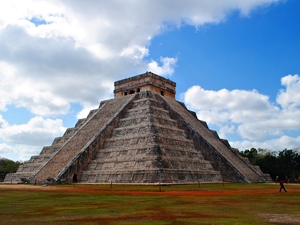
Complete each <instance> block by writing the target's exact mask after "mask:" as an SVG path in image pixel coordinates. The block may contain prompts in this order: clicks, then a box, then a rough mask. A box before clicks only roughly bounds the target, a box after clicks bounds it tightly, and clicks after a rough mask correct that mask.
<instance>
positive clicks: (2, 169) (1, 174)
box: [0, 158, 21, 181]
mask: <svg viewBox="0 0 300 225" xmlns="http://www.w3.org/2000/svg"><path fill="white" fill-rule="evenodd" d="M20 164H21V162H18V161H17V162H15V161H13V160H10V159H6V158H0V181H4V178H5V176H6V174H8V173H15V172H17V169H18V167H19V165H20Z"/></svg>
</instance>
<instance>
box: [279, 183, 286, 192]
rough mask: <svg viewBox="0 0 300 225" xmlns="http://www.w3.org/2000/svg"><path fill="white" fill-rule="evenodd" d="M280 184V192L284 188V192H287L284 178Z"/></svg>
mask: <svg viewBox="0 0 300 225" xmlns="http://www.w3.org/2000/svg"><path fill="white" fill-rule="evenodd" d="M279 185H280V189H279V192H281V190H282V189H283V190H284V192H287V191H286V190H285V187H284V182H283V180H280V182H279Z"/></svg>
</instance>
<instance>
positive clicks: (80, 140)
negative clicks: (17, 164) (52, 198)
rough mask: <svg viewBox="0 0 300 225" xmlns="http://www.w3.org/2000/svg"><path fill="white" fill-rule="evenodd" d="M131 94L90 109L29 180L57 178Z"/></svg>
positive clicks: (40, 180)
mask: <svg viewBox="0 0 300 225" xmlns="http://www.w3.org/2000/svg"><path fill="white" fill-rule="evenodd" d="M132 97H133V96H128V97H123V98H119V99H113V100H109V101H106V102H104V103H103V104H101V106H100V107H99V109H98V110H94V111H91V113H90V115H89V116H88V118H87V119H86V121H79V123H80V124H82V125H81V126H80V128H79V129H78V130H77V131H76V132H75V133H74V135H73V136H72V137H71V138H69V139H68V140H67V141H66V142H64V143H63V145H62V147H61V148H60V149H59V151H57V152H56V153H55V154H54V155H53V156H52V157H51V158H50V159H49V160H48V161H47V163H46V164H44V165H43V166H42V167H41V168H39V170H38V171H36V172H35V173H34V174H33V175H31V176H30V177H29V180H30V181H31V182H32V181H37V182H42V181H45V180H46V179H47V178H53V179H55V180H56V179H58V177H57V176H58V175H60V173H61V171H63V170H65V168H66V166H67V165H68V164H69V163H70V162H71V161H72V160H73V159H74V158H75V157H76V156H77V155H78V154H79V153H80V152H81V151H82V150H84V148H85V147H86V145H88V143H89V142H90V141H91V140H92V139H93V137H94V136H95V135H96V134H97V133H98V131H99V130H101V128H102V127H105V126H106V124H107V123H108V122H109V120H110V119H111V118H112V115H114V114H116V113H118V110H119V109H120V108H122V106H123V105H124V104H125V103H126V102H127V101H128V100H129V99H130V98H132Z"/></svg>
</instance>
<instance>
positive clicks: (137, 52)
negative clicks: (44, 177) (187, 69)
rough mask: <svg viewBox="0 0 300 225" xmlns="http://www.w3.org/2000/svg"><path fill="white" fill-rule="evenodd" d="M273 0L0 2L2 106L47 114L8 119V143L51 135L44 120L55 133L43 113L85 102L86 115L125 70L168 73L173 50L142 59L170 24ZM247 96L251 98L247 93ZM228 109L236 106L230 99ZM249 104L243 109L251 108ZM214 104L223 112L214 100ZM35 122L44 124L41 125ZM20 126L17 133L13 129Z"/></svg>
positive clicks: (237, 118) (245, 11)
mask: <svg viewBox="0 0 300 225" xmlns="http://www.w3.org/2000/svg"><path fill="white" fill-rule="evenodd" d="M276 2H278V1H277V0H230V1H223V0H216V1H213V2H212V1H210V0H203V1H194V0H187V1H182V0H165V1H152V0H145V1H139V0H129V1H114V0H111V1H104V0H103V1H98V0H91V1H89V2H88V3H87V2H86V1H70V0H62V1H59V0H52V1H48V0H10V1H1V3H0V96H1V98H0V110H5V109H6V107H7V105H14V106H16V107H25V108H26V109H28V110H29V111H30V112H31V113H33V114H35V115H40V116H43V117H44V118H42V117H34V118H33V119H32V120H31V121H30V122H28V123H27V124H23V126H22V125H19V126H18V127H16V126H11V125H8V126H6V128H5V130H4V129H2V130H1V133H2V135H4V136H3V137H4V139H5V140H7V141H9V142H15V143H21V142H24V140H22V139H23V138H27V141H26V145H28V146H30V145H32V143H37V142H40V141H38V140H35V139H34V136H35V135H37V137H41V140H45V139H47V140H48V137H49V138H50V136H51V135H52V136H53V135H54V133H52V134H51V133H48V132H47V131H46V130H47V129H48V128H49V127H47V126H48V125H49V124H52V125H51V126H52V127H51V129H53V130H54V131H55V133H58V132H60V129H61V128H62V124H61V122H60V121H57V120H54V119H50V120H47V119H46V117H47V116H52V117H53V116H57V115H64V114H66V113H68V110H69V109H70V104H71V103H76V104H80V105H82V106H83V109H82V111H81V112H80V113H79V116H80V117H84V116H85V115H84V114H85V113H86V112H88V111H89V109H90V108H91V107H92V106H95V105H98V104H99V102H100V101H101V100H103V99H107V98H110V97H111V96H112V91H113V85H112V84H113V82H114V81H116V80H118V79H123V78H124V76H126V75H129V74H130V75H134V74H140V73H142V72H145V71H149V70H150V71H153V72H156V73H159V74H160V75H166V76H170V75H172V73H173V72H174V69H175V68H176V64H177V58H176V57H175V56H168V57H166V56H160V59H159V61H155V60H153V61H149V60H148V59H146V57H147V56H149V55H150V52H149V46H150V44H151V40H152V38H153V37H154V36H156V35H158V34H160V33H162V32H165V31H167V30H168V29H170V27H171V28H172V27H174V26H175V27H180V26H183V25H192V26H196V27H199V26H202V25H205V24H208V23H220V22H222V21H224V20H226V18H227V16H228V15H230V14H231V13H232V12H234V11H239V12H241V14H242V15H249V13H250V12H251V11H252V10H253V9H255V8H257V7H260V6H266V5H269V4H272V3H276ZM218 94H219V95H221V97H224V96H223V95H225V96H226V95H228V96H227V97H228V98H232V95H234V93H226V90H225V91H224V93H221V92H220V93H218ZM236 94H239V93H236ZM248 95H251V93H248ZM252 95H254V96H255V97H257V98H259V97H262V98H265V99H261V101H259V99H256V100H255V101H253V102H252V103H251V102H249V103H251V104H252V105H254V107H266V108H267V109H268V110H270V109H272V108H274V107H273V106H272V105H269V104H267V103H268V100H267V98H266V97H265V96H262V95H258V94H255V92H254V93H252ZM282 96H283V95H282ZM208 97H209V96H208ZM246 98H247V99H248V100H249V97H246ZM241 101H242V100H241ZM279 101H281V100H279ZM216 104H219V103H216ZM236 104H237V105H239V104H238V103H236ZM257 104H260V105H257ZM231 107H232V109H233V108H235V107H234V105H233V106H231ZM250 108H251V107H250V106H249V109H248V111H247V112H248V113H250V114H251V110H250ZM214 110H215V111H216V110H217V111H218V112H220V111H219V110H218V107H217V106H216V108H214ZM273 110H275V111H276V109H273ZM202 113H203V115H205V113H214V111H213V110H212V111H209V110H206V111H203V112H202ZM220 113H221V114H222V116H223V118H221V117H219V116H218V115H217V114H215V115H214V117H208V116H207V115H206V118H207V119H209V120H210V121H214V122H218V123H222V121H223V120H226V118H227V117H228V114H230V113H231V111H228V110H227V111H226V110H225V111H221V112H220ZM260 113H261V115H258V116H259V118H265V117H266V116H267V115H265V114H264V113H263V111H260ZM231 117H232V118H230V119H231V120H232V121H234V122H237V123H239V122H241V121H243V120H245V119H247V118H248V119H249V118H250V116H249V115H247V114H244V115H242V114H239V115H231ZM41 118H42V119H41ZM40 120H42V121H43V122H40V123H38V121H40ZM217 120H218V121H217ZM3 124H4V123H3ZM38 128H40V129H41V130H39V129H38ZM17 129H20V130H21V133H17ZM224 130H226V129H224ZM229 130H232V128H230V129H229ZM43 137H47V138H44V139H43ZM23 144H24V143H23ZM18 146H19V147H20V146H21V144H20V145H18ZM19 147H18V149H19ZM16 148H17V147H16ZM22 149H26V147H24V146H22V147H20V150H19V151H21V152H23V150H22ZM28 149H30V148H27V150H28ZM24 151H25V150H24Z"/></svg>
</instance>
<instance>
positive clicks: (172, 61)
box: [147, 57, 177, 75]
mask: <svg viewBox="0 0 300 225" xmlns="http://www.w3.org/2000/svg"><path fill="white" fill-rule="evenodd" d="M160 62H161V65H159V64H158V63H157V62H156V61H152V62H150V63H149V64H148V69H147V70H148V71H151V72H154V73H157V74H160V75H172V74H173V72H174V66H175V65H176V62H177V58H168V57H165V58H163V57H160Z"/></svg>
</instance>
